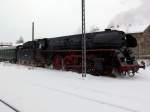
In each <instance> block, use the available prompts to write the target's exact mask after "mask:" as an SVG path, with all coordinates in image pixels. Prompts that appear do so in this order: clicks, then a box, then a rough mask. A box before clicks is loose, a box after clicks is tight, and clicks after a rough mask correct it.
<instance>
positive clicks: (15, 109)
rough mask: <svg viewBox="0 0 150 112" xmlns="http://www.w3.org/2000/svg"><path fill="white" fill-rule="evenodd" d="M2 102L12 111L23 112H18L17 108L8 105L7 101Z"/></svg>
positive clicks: (0, 100)
mask: <svg viewBox="0 0 150 112" xmlns="http://www.w3.org/2000/svg"><path fill="white" fill-rule="evenodd" d="M0 102H1V103H2V104H4V105H6V106H7V107H9V108H10V109H11V110H13V111H14V112H21V111H20V110H18V109H17V108H16V107H14V106H12V105H10V104H8V103H7V102H6V101H4V100H2V99H0Z"/></svg>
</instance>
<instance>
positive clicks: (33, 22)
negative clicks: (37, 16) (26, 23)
mask: <svg viewBox="0 0 150 112" xmlns="http://www.w3.org/2000/svg"><path fill="white" fill-rule="evenodd" d="M32 41H34V22H32Z"/></svg>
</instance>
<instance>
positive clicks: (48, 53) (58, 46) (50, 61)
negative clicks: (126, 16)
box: [16, 29, 144, 76]
mask: <svg viewBox="0 0 150 112" xmlns="http://www.w3.org/2000/svg"><path fill="white" fill-rule="evenodd" d="M86 45H87V46H86V49H87V51H86V55H87V58H86V60H87V73H90V74H93V75H109V76H124V75H127V74H128V75H129V76H134V74H135V72H137V71H138V69H139V68H141V67H144V66H139V64H138V63H137V60H136V58H135V56H134V54H133V52H132V50H131V48H133V47H136V46H137V41H136V39H135V38H134V37H133V36H132V35H130V34H125V33H124V32H122V31H117V30H109V29H107V30H105V31H103V32H94V33H87V34H86ZM16 51H17V52H16V60H17V61H16V62H17V63H19V64H25V65H32V66H41V67H48V68H53V69H57V70H60V69H61V70H66V71H75V72H79V73H81V72H82V35H81V34H78V35H69V36H62V37H55V38H44V39H37V40H34V41H28V42H26V43H24V44H23V45H21V46H17V48H16Z"/></svg>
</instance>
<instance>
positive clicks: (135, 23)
mask: <svg viewBox="0 0 150 112" xmlns="http://www.w3.org/2000/svg"><path fill="white" fill-rule="evenodd" d="M140 2H141V5H139V6H138V7H137V8H132V9H130V10H128V11H126V12H124V13H120V14H118V15H117V16H116V17H115V18H114V19H113V20H112V21H111V22H110V24H109V25H108V28H112V29H119V30H124V31H126V32H139V31H143V30H144V29H145V28H146V27H147V26H148V25H150V14H149V13H150V7H149V4H150V1H149V0H141V1H140ZM134 4H136V2H135V3H134Z"/></svg>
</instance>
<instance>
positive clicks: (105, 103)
mask: <svg viewBox="0 0 150 112" xmlns="http://www.w3.org/2000/svg"><path fill="white" fill-rule="evenodd" d="M149 88H150V67H147V69H146V70H140V71H139V73H137V74H136V76H135V77H134V78H109V77H101V76H100V77H96V76H91V75H87V77H86V78H84V79H83V78H82V77H81V74H77V73H73V72H64V71H56V70H48V69H43V68H33V67H26V66H21V65H13V64H9V63H0V99H2V100H4V101H6V102H7V103H9V104H10V105H12V106H14V107H15V108H17V109H18V110H20V111H21V112H150V89H149ZM6 109H8V111H7V110H6ZM2 110H4V111H2ZM10 111H11V110H9V108H8V107H6V106H5V105H3V104H1V103H0V112H10Z"/></svg>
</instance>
